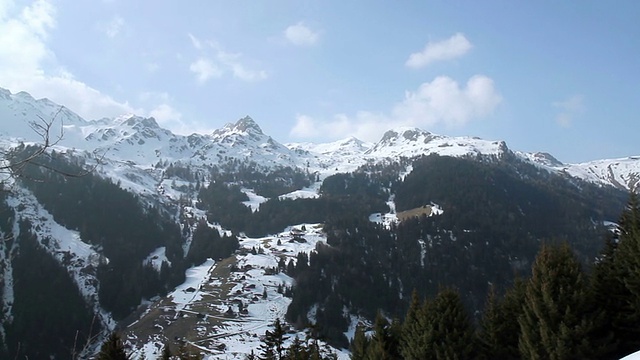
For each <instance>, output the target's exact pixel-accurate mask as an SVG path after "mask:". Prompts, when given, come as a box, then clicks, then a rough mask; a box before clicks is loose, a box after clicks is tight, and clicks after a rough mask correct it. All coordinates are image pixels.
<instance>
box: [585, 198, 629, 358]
mask: <svg viewBox="0 0 640 360" xmlns="http://www.w3.org/2000/svg"><path fill="white" fill-rule="evenodd" d="M618 223H619V224H618V225H619V226H618V230H619V235H618V236H617V238H616V237H615V236H614V237H607V239H606V242H605V247H604V250H603V251H602V253H601V254H600V256H599V258H598V259H597V261H596V264H595V266H594V270H593V274H592V284H593V289H594V292H595V296H596V300H597V302H598V304H599V305H600V306H601V307H602V308H603V309H604V311H605V313H606V317H607V318H608V319H609V321H610V324H611V328H610V330H611V331H612V332H613V338H614V339H615V341H616V342H615V343H612V351H611V352H610V353H609V358H611V359H618V358H621V357H624V356H625V355H628V354H630V353H632V352H634V351H637V350H638V349H640V304H639V303H640V294H639V290H640V288H639V285H640V284H639V282H638V279H636V278H635V277H636V276H638V273H639V270H638V269H640V209H639V205H638V198H637V195H636V194H634V193H631V194H630V196H629V200H628V203H627V206H626V208H625V210H624V211H623V212H622V215H621V216H620V220H619V221H618Z"/></svg>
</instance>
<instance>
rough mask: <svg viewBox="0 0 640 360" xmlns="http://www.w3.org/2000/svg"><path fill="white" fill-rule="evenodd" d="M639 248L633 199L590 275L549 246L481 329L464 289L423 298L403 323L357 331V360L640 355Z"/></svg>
mask: <svg viewBox="0 0 640 360" xmlns="http://www.w3.org/2000/svg"><path fill="white" fill-rule="evenodd" d="M639 245H640V206H639V203H638V199H637V196H636V195H635V194H632V195H631V197H630V199H629V202H628V205H627V207H626V208H625V210H624V211H623V213H622V215H621V217H620V233H619V234H618V235H612V236H610V237H608V238H607V241H606V242H605V246H604V248H603V249H602V251H601V252H600V254H599V256H598V259H597V261H596V262H595V264H594V266H593V268H592V269H591V270H590V271H586V270H585V269H584V266H583V264H581V263H580V261H579V260H578V258H577V257H576V255H575V253H574V251H573V250H572V249H571V247H570V246H569V245H568V244H567V243H562V244H546V243H545V244H543V245H542V246H541V247H540V249H539V251H538V254H537V256H536V259H535V261H534V262H533V264H532V266H531V274H530V275H528V276H527V277H522V278H517V279H516V280H515V281H514V282H513V284H512V285H511V286H508V287H506V288H505V289H504V290H503V291H500V290H497V287H496V286H494V285H492V286H490V288H489V293H488V295H487V298H486V302H485V305H484V307H483V309H482V316H481V318H480V319H479V320H478V321H474V320H473V317H472V315H471V312H469V311H468V310H467V309H465V306H464V305H463V302H462V295H461V293H460V291H459V290H458V288H457V287H445V288H441V289H440V290H439V291H438V292H437V294H435V295H433V296H428V297H421V296H419V295H418V293H417V292H416V291H414V292H413V294H412V296H411V302H410V305H409V308H408V310H407V311H406V313H404V314H403V315H402V316H401V317H395V318H393V319H395V320H393V321H389V320H388V317H390V314H389V313H384V312H383V311H379V312H378V314H377V317H376V320H375V322H374V324H373V326H372V327H371V328H369V329H367V328H365V327H364V326H362V325H359V326H358V328H357V329H356V333H355V337H354V339H353V341H352V342H351V344H350V349H351V351H352V353H351V359H353V360H369V359H371V360H373V359H620V358H622V357H624V356H625V355H628V354H630V353H632V352H635V351H638V349H640V341H639V340H638V329H640V320H639V319H640V317H639V316H638V313H639V311H640V308H639V307H638V301H639V299H640V291H638V273H637V269H638V268H639V267H640V246H639ZM367 330H368V332H369V335H367V334H366V331H367Z"/></svg>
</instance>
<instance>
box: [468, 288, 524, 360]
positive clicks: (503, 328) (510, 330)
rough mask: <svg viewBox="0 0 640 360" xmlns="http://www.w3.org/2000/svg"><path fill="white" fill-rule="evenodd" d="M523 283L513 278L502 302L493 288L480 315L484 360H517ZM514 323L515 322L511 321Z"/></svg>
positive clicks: (480, 334) (518, 355) (480, 339)
mask: <svg viewBox="0 0 640 360" xmlns="http://www.w3.org/2000/svg"><path fill="white" fill-rule="evenodd" d="M524 290H525V282H524V281H523V280H522V279H521V278H516V279H515V281H514V283H513V286H512V287H511V288H509V289H508V290H507V292H506V293H505V295H504V296H503V298H502V299H500V298H499V297H498V294H497V291H496V290H495V288H494V287H493V286H492V287H491V289H490V290H489V295H488V297H487V304H486V306H485V309H484V312H483V314H482V320H481V322H480V331H479V334H478V339H479V343H480V344H479V345H480V347H481V351H482V354H483V357H484V358H486V359H519V358H520V351H519V349H518V339H519V337H520V325H519V324H518V322H517V319H518V318H519V317H520V315H521V314H522V302H523V301H524ZM514 319H516V321H514Z"/></svg>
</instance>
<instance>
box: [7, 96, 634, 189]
mask: <svg viewBox="0 0 640 360" xmlns="http://www.w3.org/2000/svg"><path fill="white" fill-rule="evenodd" d="M54 116H55V119H56V123H55V126H54V127H53V128H52V130H53V134H54V135H57V134H59V131H60V130H64V138H63V140H62V141H61V142H60V143H59V148H60V149H64V148H67V149H77V150H84V151H87V152H88V153H96V154H98V155H96V156H98V157H101V158H102V157H104V159H105V160H106V161H107V162H108V161H111V162H112V163H115V162H120V163H126V164H129V166H130V168H131V169H133V168H136V169H135V170H133V171H134V172H136V171H141V170H143V171H149V172H152V171H151V170H152V169H153V168H156V169H160V170H161V169H163V168H164V167H165V166H166V164H171V163H180V164H182V165H188V166H192V167H194V168H195V169H201V171H203V173H207V171H208V170H207V167H209V166H213V165H223V164H226V163H228V162H229V161H231V160H238V161H241V162H245V163H246V162H253V163H255V164H257V165H258V166H260V167H261V168H266V169H269V168H276V167H282V166H290V167H298V168H300V169H305V170H308V171H310V172H316V173H317V174H318V176H319V177H320V179H324V178H325V177H327V176H330V175H332V174H335V173H337V172H350V171H353V170H355V169H357V168H358V167H359V166H361V165H363V164H365V163H368V162H372V163H377V162H380V161H385V160H387V161H388V160H389V159H391V160H393V159H398V158H400V157H405V158H412V157H415V156H420V155H428V154H439V155H447V156H472V157H473V156H478V155H481V156H493V157H498V158H499V157H501V156H502V155H503V154H505V153H508V152H511V150H510V149H509V148H508V147H507V145H506V143H505V142H504V141H488V140H483V139H479V138H475V137H448V136H443V135H437V134H432V133H430V132H427V131H424V130H421V129H417V128H409V127H403V128H397V129H392V130H389V131H388V132H386V133H385V134H384V136H383V137H382V139H381V140H380V141H379V142H377V143H375V144H370V143H365V142H362V141H360V140H358V139H356V138H348V139H344V140H341V141H336V142H332V143H327V144H309V143H295V144H288V145H286V146H285V145H283V144H281V143H279V142H277V141H276V140H274V139H273V138H272V137H270V136H268V135H266V134H264V133H263V132H262V129H261V128H260V126H258V124H257V123H256V122H255V121H254V120H253V119H251V118H250V117H248V116H247V117H244V118H242V119H240V120H238V121H237V122H235V123H229V124H227V125H225V126H224V127H222V128H221V129H218V130H216V131H214V132H213V133H211V134H192V135H189V136H182V135H176V134H173V133H172V132H171V131H169V130H167V129H163V128H161V127H160V126H159V125H158V124H157V122H156V121H155V120H154V119H153V118H143V117H139V116H135V115H124V116H120V117H116V118H104V119H99V120H91V121H87V120H84V119H82V118H81V117H80V116H78V115H77V114H75V113H73V112H72V111H70V110H68V109H66V108H64V107H61V106H60V105H58V104H55V103H53V102H51V101H50V100H47V99H40V100H36V99H34V98H33V97H31V96H30V95H29V94H27V93H24V92H20V93H17V94H12V93H11V92H9V91H8V90H4V89H1V88H0V119H2V121H0V139H4V141H5V142H6V141H8V140H9V141H12V142H14V143H15V141H16V139H23V140H24V141H38V140H40V139H39V138H38V136H37V135H36V134H35V133H34V132H33V130H32V129H31V128H30V127H29V123H30V122H33V121H41V120H40V119H44V120H50V119H53V118H54ZM61 126H63V128H61ZM513 154H515V155H516V156H517V157H519V158H521V159H523V160H525V161H529V162H531V163H534V164H537V165H538V166H541V167H543V168H546V169H548V170H550V171H554V172H560V173H564V174H568V175H570V176H575V177H579V178H582V179H586V180H588V181H592V182H596V183H600V184H610V185H613V186H616V187H618V188H622V189H630V188H633V187H635V186H636V185H637V183H638V179H639V178H640V156H635V157H629V158H625V159H614V160H599V161H593V162H588V163H583V164H563V163H561V162H560V161H558V160H557V159H555V158H554V157H553V156H552V155H550V154H547V153H522V152H514V153H513ZM111 170H113V168H111ZM126 174H127V173H126V171H125V172H114V171H110V172H109V173H108V174H107V175H108V176H109V177H113V178H114V180H116V181H118V180H123V179H124V180H125V181H127V182H129V183H131V179H127V177H126ZM151 175H153V178H154V181H155V182H156V184H155V185H157V184H159V183H160V182H161V181H162V180H163V179H162V177H161V175H162V173H161V172H157V173H155V174H151ZM141 185H142V186H143V187H145V191H147V192H149V191H154V189H152V188H149V187H148V181H147V182H145V184H141ZM129 188H131V189H132V190H134V189H135V188H136V186H133V185H131V186H129ZM138 188H139V187H138ZM138 191H141V190H140V189H138ZM138 191H136V192H138Z"/></svg>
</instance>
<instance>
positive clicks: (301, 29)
mask: <svg viewBox="0 0 640 360" xmlns="http://www.w3.org/2000/svg"><path fill="white" fill-rule="evenodd" d="M284 37H285V38H286V39H287V40H288V41H289V42H291V43H292V44H294V45H297V46H311V45H314V44H315V43H316V42H317V41H318V39H319V38H320V34H319V33H318V32H315V31H313V30H311V29H310V28H309V27H307V26H306V25H305V24H304V23H303V22H299V23H297V24H295V25H291V26H289V27H287V28H286V29H285V30H284Z"/></svg>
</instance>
